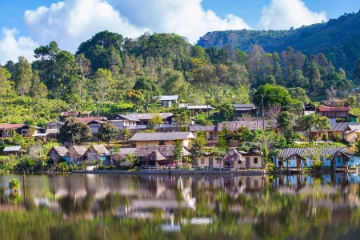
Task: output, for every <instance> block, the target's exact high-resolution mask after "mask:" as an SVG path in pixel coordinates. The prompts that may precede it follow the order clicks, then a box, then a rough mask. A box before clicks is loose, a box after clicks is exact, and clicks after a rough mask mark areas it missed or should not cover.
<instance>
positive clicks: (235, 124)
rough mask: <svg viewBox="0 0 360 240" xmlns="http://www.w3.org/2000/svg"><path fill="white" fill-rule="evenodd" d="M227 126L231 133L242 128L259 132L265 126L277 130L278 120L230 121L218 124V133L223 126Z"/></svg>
mask: <svg viewBox="0 0 360 240" xmlns="http://www.w3.org/2000/svg"><path fill="white" fill-rule="evenodd" d="M224 124H225V125H226V127H227V128H228V129H229V130H230V131H236V130H238V129H239V128H241V127H247V128H248V129H249V130H252V131H253V130H257V129H262V128H263V125H264V127H265V128H276V127H277V121H276V120H264V121H263V120H262V119H257V120H250V121H229V122H222V123H219V124H218V131H221V130H222V128H223V125H224Z"/></svg>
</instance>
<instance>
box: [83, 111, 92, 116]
mask: <svg viewBox="0 0 360 240" xmlns="http://www.w3.org/2000/svg"><path fill="white" fill-rule="evenodd" d="M91 113H92V111H83V112H82V114H83V115H89V114H91Z"/></svg>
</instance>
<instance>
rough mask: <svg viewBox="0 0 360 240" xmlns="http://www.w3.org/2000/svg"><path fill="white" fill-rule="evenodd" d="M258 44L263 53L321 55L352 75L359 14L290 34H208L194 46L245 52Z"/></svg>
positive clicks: (358, 48) (359, 46) (358, 52)
mask: <svg viewBox="0 0 360 240" xmlns="http://www.w3.org/2000/svg"><path fill="white" fill-rule="evenodd" d="M254 44H259V45H260V46H261V47H262V48H263V49H264V50H265V51H266V52H281V51H284V50H285V49H286V48H287V47H288V46H291V47H292V48H294V49H295V51H300V52H302V53H304V54H305V55H307V56H308V57H311V56H312V55H315V54H318V53H324V54H325V56H326V58H327V59H328V60H330V61H331V62H332V64H333V65H334V66H335V67H337V68H340V67H341V68H343V69H345V70H346V72H347V73H352V72H353V69H354V67H355V65H354V63H355V62H356V60H357V59H358V58H359V57H360V11H359V12H358V13H351V14H344V15H342V16H340V17H339V18H338V19H330V20H329V21H328V22H326V23H318V24H313V25H311V26H303V27H300V28H297V29H290V30H277V31H274V30H268V31H265V30H263V31H258V30H245V29H244V30H228V31H215V32H209V33H207V34H206V35H205V36H203V37H201V38H200V40H199V41H198V43H197V45H198V46H201V47H204V48H207V47H211V46H215V47H217V48H222V47H224V46H226V45H230V46H231V47H232V48H239V49H241V50H242V51H246V52H248V51H249V49H251V47H252V45H254Z"/></svg>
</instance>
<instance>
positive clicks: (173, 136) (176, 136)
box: [130, 132, 195, 141]
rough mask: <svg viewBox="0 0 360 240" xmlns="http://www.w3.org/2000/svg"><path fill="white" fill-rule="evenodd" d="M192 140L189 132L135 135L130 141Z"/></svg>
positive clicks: (192, 136)
mask: <svg viewBox="0 0 360 240" xmlns="http://www.w3.org/2000/svg"><path fill="white" fill-rule="evenodd" d="M188 138H192V139H194V138H195V137H194V135H193V134H192V133H191V132H161V133H135V135H134V136H133V137H132V138H131V139H130V141H167V140H172V141H175V140H185V139H188Z"/></svg>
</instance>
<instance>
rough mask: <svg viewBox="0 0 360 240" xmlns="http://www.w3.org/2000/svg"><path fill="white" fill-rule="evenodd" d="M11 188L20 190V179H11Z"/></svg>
mask: <svg viewBox="0 0 360 240" xmlns="http://www.w3.org/2000/svg"><path fill="white" fill-rule="evenodd" d="M9 188H10V189H11V190H12V191H18V190H20V182H19V180H17V179H16V178H14V179H11V180H10V181H9Z"/></svg>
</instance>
